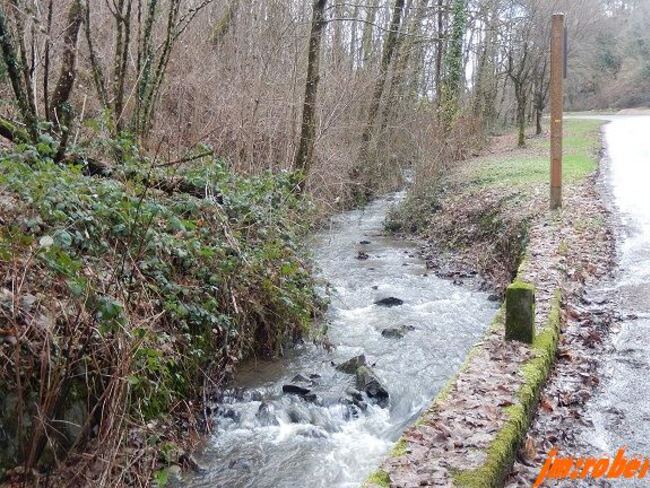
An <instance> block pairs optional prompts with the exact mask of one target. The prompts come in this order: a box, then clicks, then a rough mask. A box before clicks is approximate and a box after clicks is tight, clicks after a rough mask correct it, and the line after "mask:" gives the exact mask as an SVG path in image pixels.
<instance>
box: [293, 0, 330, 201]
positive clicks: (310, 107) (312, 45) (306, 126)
mask: <svg viewBox="0 0 650 488" xmlns="http://www.w3.org/2000/svg"><path fill="white" fill-rule="evenodd" d="M326 4H327V0H314V4H313V11H312V19H311V35H310V36H309V54H308V61H307V81H306V83H305V98H304V103H303V108H302V129H301V132H300V144H299V146H298V152H297V153H296V158H295V159H294V162H293V167H294V169H295V170H296V171H300V172H301V173H302V177H301V182H300V185H299V190H300V191H302V190H303V189H304V183H305V181H306V179H307V177H308V176H309V172H310V170H311V166H312V162H313V157H314V143H315V139H316V99H317V97H318V81H319V69H320V51H321V41H322V37H323V27H324V25H325V21H324V14H325V6H326Z"/></svg>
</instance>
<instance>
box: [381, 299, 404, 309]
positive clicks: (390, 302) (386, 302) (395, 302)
mask: <svg viewBox="0 0 650 488" xmlns="http://www.w3.org/2000/svg"><path fill="white" fill-rule="evenodd" d="M403 303H404V300H401V299H399V298H396V297H386V298H382V299H381V300H377V301H376V302H375V305H379V306H380V307H398V306H400V305H402V304H403Z"/></svg>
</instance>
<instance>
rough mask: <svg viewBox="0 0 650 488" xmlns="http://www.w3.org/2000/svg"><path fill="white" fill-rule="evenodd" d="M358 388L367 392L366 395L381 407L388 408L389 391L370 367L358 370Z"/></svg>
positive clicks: (362, 367)
mask: <svg viewBox="0 0 650 488" xmlns="http://www.w3.org/2000/svg"><path fill="white" fill-rule="evenodd" d="M356 386H357V389H359V390H361V391H364V392H366V395H368V397H369V398H370V399H372V400H374V401H375V402H376V403H377V404H378V405H379V406H380V407H386V406H387V405H388V399H389V394H388V391H387V390H386V388H384V386H383V385H382V384H381V381H380V380H379V378H378V377H377V375H376V374H375V372H374V371H373V370H371V369H370V368H369V367H367V366H361V367H360V368H359V369H357V373H356Z"/></svg>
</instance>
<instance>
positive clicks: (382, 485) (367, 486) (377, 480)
mask: <svg viewBox="0 0 650 488" xmlns="http://www.w3.org/2000/svg"><path fill="white" fill-rule="evenodd" d="M363 487H364V488H389V487H390V476H389V475H388V473H387V472H386V471H384V470H382V469H379V470H377V471H375V472H374V473H372V474H371V475H370V476H369V477H368V479H367V480H366V482H365V483H364V484H363Z"/></svg>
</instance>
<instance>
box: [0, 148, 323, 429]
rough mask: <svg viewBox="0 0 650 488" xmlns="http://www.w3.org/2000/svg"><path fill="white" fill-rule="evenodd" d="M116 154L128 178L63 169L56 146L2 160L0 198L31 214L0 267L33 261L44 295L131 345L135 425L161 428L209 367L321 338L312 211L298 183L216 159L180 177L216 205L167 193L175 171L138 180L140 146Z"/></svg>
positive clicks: (7, 233) (6, 231)
mask: <svg viewBox="0 0 650 488" xmlns="http://www.w3.org/2000/svg"><path fill="white" fill-rule="evenodd" d="M113 144H114V145H116V147H117V148H118V149H119V150H120V151H121V152H122V154H123V155H125V165H124V167H123V168H122V169H121V170H120V171H119V172H118V174H116V179H105V178H93V177H86V176H84V175H82V173H81V171H80V168H72V169H71V168H69V167H66V168H63V167H60V166H58V165H56V164H55V163H53V161H52V160H51V159H50V157H51V155H52V154H53V145H52V144H51V141H47V140H43V141H41V143H39V145H38V146H37V147H31V146H25V147H20V148H19V150H18V151H16V152H14V153H11V154H5V155H3V156H1V160H0V193H2V194H5V195H8V196H11V197H12V198H16V199H17V200H19V201H21V202H24V204H25V205H26V206H27V207H28V209H29V210H28V211H26V212H25V213H24V214H21V215H13V216H12V219H13V221H12V222H10V223H9V225H6V226H4V227H3V229H2V231H1V232H0V259H3V260H7V261H8V260H11V259H17V258H18V257H19V256H21V255H24V254H25V253H30V252H33V253H34V254H35V263H36V264H37V266H38V267H39V268H40V270H41V271H42V273H43V279H42V280H41V281H40V283H38V285H37V286H39V287H42V292H43V293H45V294H48V295H50V294H51V293H54V291H53V290H59V291H58V293H60V294H61V293H63V294H64V295H65V297H64V298H65V299H66V300H72V301H73V302H74V303H75V304H76V306H77V307H80V308H81V309H82V310H84V316H85V315H87V316H88V317H90V318H91V319H92V322H93V326H92V327H93V328H92V329H91V330H95V331H96V333H97V334H99V338H98V339H99V340H104V341H111V340H115V339H116V338H118V337H122V338H126V339H127V341H128V343H129V344H130V345H129V347H130V348H131V350H132V353H131V357H130V362H131V365H130V371H129V373H128V376H127V377H126V380H127V382H128V385H129V395H130V398H131V401H130V406H131V407H130V408H131V413H132V414H133V415H135V416H138V417H142V418H143V419H151V418H155V417H157V416H159V415H160V414H163V413H167V412H169V411H170V409H171V408H172V406H173V405H176V404H178V401H179V400H181V399H186V398H188V397H189V398H191V397H192V396H193V395H194V394H196V393H197V391H198V389H199V388H200V387H201V386H202V384H201V381H200V380H201V377H202V372H203V371H206V370H207V369H208V368H210V367H212V368H217V374H218V375H223V372H224V371H225V370H229V369H230V368H231V367H232V365H233V364H235V363H237V362H238V361H240V360H242V359H243V358H244V357H246V356H248V355H250V354H253V353H255V354H262V355H270V356H272V355H274V354H276V353H278V352H279V351H280V350H281V349H282V347H283V346H284V345H285V344H286V343H287V342H289V341H292V340H293V339H295V338H296V337H299V336H301V335H302V334H305V333H307V332H308V331H309V327H310V325H311V322H312V319H313V317H314V315H315V314H316V313H317V312H318V310H319V301H318V299H317V297H316V294H315V292H314V283H313V281H312V278H311V274H310V269H309V266H308V264H307V262H306V261H305V259H304V257H303V255H302V251H301V248H300V246H299V245H298V239H297V238H298V237H299V236H300V235H301V233H302V232H303V228H302V227H301V226H300V225H299V222H300V221H302V220H303V218H304V215H305V213H306V212H308V211H309V206H308V204H307V203H305V202H304V200H303V199H300V198H299V197H298V196H296V195H295V194H294V192H293V189H294V187H295V184H296V177H295V176H294V175H293V174H291V173H280V174H271V173H268V174H264V175H261V176H257V177H252V178H243V177H239V176H236V175H234V174H232V173H231V172H230V171H229V170H228V169H227V168H226V166H225V165H224V163H223V162H221V161H218V160H214V159H212V158H203V159H202V160H200V161H197V162H196V164H193V165H191V166H190V167H188V168H185V169H183V170H180V171H179V170H177V169H175V170H174V172H175V173H176V175H175V176H174V177H175V178H179V177H180V178H182V179H183V181H184V182H186V183H188V184H192V185H195V186H197V187H199V188H205V189H206V191H207V193H208V196H212V197H213V198H197V197H194V196H190V195H188V194H186V193H181V192H178V193H175V194H172V195H169V194H167V193H163V192H161V191H159V190H156V189H155V188H150V187H148V178H151V176H152V175H155V176H156V178H158V179H159V180H162V179H165V178H171V177H172V174H171V173H172V170H169V172H167V171H163V170H161V171H154V170H146V171H145V170H142V169H139V168H142V167H143V166H144V163H145V162H143V161H138V160H137V150H136V148H135V145H134V144H133V141H132V140H130V139H128V138H124V139H120V140H117V141H114V142H113ZM138 164H139V168H138V166H137V165H138ZM5 217H6V216H5ZM61 285H63V287H62V289H63V290H64V291H60V286H61ZM48 287H52V288H53V290H50V289H48ZM59 298H62V297H59ZM88 367H89V368H91V367H92V366H91V365H90V364H89V365H88ZM92 373H93V372H92V371H91V372H90V373H89V374H90V375H92ZM95 373H96V374H97V375H98V378H99V377H100V376H101V374H100V373H101V372H100V371H96V372H95ZM100 383H101V381H99V379H98V381H97V382H96V384H100ZM100 393H101V392H95V394H96V396H97V397H99V396H100Z"/></svg>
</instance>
